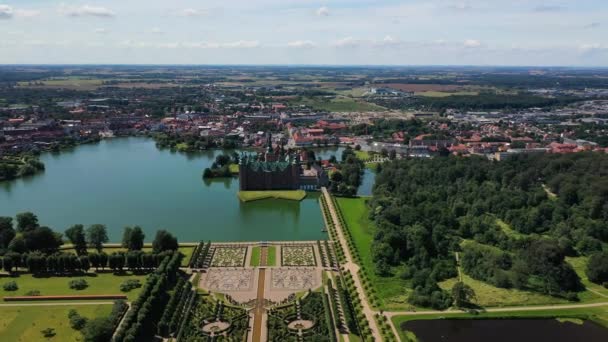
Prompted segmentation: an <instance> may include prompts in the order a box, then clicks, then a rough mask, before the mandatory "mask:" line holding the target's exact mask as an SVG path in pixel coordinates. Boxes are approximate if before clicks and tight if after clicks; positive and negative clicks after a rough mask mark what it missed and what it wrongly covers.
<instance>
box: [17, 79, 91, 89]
mask: <svg viewBox="0 0 608 342" xmlns="http://www.w3.org/2000/svg"><path fill="white" fill-rule="evenodd" d="M102 84H103V81H102V80H100V79H90V78H79V77H66V78H61V79H50V80H44V81H36V82H19V83H18V86H19V87H26V88H45V89H58V88H62V89H73V90H94V89H97V88H98V87H100V86H101V85H102Z"/></svg>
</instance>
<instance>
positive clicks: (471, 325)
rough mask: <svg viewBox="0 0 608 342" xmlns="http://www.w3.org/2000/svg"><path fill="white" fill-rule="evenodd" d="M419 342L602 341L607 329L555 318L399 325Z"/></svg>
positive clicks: (446, 320)
mask: <svg viewBox="0 0 608 342" xmlns="http://www.w3.org/2000/svg"><path fill="white" fill-rule="evenodd" d="M401 329H402V330H408V331H412V332H413V333H414V334H415V335H416V337H417V338H418V340H419V341H420V342H435V341H445V342H478V341H479V342H485V341H492V342H513V341H517V342H539V341H553V342H571V341H580V342H583V341H584V342H606V341H608V329H606V328H604V327H601V326H599V325H598V324H595V323H593V322H588V321H585V322H584V323H583V324H575V323H571V322H564V323H560V322H558V321H557V320H555V319H477V320H476V319H442V320H417V321H409V322H405V323H403V324H401Z"/></svg>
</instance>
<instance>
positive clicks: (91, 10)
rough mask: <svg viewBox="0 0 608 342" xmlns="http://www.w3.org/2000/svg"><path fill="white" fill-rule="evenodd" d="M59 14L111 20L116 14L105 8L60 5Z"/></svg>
mask: <svg viewBox="0 0 608 342" xmlns="http://www.w3.org/2000/svg"><path fill="white" fill-rule="evenodd" d="M59 12H60V13H62V14H63V15H67V16H68V17H84V16H92V17H100V18H111V17H114V16H115V15H116V14H115V13H114V12H113V11H111V10H109V9H107V8H105V7H97V6H90V5H84V6H67V5H65V4H61V6H59Z"/></svg>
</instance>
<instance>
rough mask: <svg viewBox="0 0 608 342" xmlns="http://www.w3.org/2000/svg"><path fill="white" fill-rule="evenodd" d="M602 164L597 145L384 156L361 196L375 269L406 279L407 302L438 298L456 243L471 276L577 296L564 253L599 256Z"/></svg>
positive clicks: (605, 205) (443, 297)
mask: <svg viewBox="0 0 608 342" xmlns="http://www.w3.org/2000/svg"><path fill="white" fill-rule="evenodd" d="M606 170H608V156H607V155H605V154H598V153H578V154H569V155H550V154H547V155H543V156H525V155H522V156H517V157H514V158H512V159H510V160H508V161H503V162H491V161H488V160H486V159H484V158H478V157H470V158H462V157H446V158H434V159H429V160H422V159H412V160H400V161H394V162H391V163H388V164H385V165H383V168H382V171H381V172H380V173H379V174H378V176H377V179H376V185H375V187H374V197H373V199H372V200H371V201H370V203H369V204H370V207H371V214H370V216H371V218H372V219H373V220H374V221H375V223H376V226H377V233H376V234H375V237H374V242H373V246H372V253H373V258H374V260H375V263H376V271H377V272H378V273H379V274H384V275H387V274H390V273H396V272H397V273H398V274H399V276H401V277H402V278H404V279H410V281H411V283H412V286H413V288H414V293H413V294H412V295H411V296H410V301H411V302H412V303H414V304H417V305H422V306H432V307H435V308H445V307H447V306H448V305H449V302H450V298H449V294H448V293H447V292H445V291H442V290H441V289H440V288H439V287H438V286H437V282H438V281H441V280H444V279H447V278H450V277H453V276H455V274H456V270H455V260H454V253H453V252H455V251H463V253H462V254H461V259H462V260H461V263H462V267H463V269H464V270H465V272H466V273H468V274H469V275H471V276H472V277H474V278H476V279H479V280H483V281H487V282H489V283H491V284H493V285H495V286H498V287H505V288H509V287H515V288H520V289H527V290H532V291H537V292H540V293H545V294H550V295H554V296H561V297H565V298H568V299H572V300H576V297H577V296H576V292H577V291H579V290H581V289H582V286H581V283H580V279H579V278H578V276H577V275H576V273H575V272H574V270H573V269H572V268H571V267H570V265H569V264H567V263H566V262H565V261H564V258H565V256H574V255H592V256H593V257H592V259H599V257H598V256H595V254H597V253H600V252H601V251H602V249H603V248H605V247H604V246H605V245H606V243H607V242H608V178H607V177H606V176H607V174H608V171H606ZM596 264H601V263H600V262H596ZM590 265H591V264H590ZM590 267H591V266H590ZM594 271H595V274H599V275H602V276H598V277H597V278H596V279H595V280H596V281H598V282H602V281H608V278H606V273H607V272H606V270H605V269H604V270H603V269H601V267H598V269H596V270H594ZM587 272H588V273H589V272H590V270H589V269H588V270H587Z"/></svg>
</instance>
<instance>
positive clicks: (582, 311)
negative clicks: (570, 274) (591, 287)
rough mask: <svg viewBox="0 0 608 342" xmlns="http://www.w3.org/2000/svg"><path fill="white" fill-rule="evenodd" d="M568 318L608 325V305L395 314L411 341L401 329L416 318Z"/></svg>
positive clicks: (400, 333)
mask: <svg viewBox="0 0 608 342" xmlns="http://www.w3.org/2000/svg"><path fill="white" fill-rule="evenodd" d="M508 317H516V318H561V319H564V318H567V319H588V320H592V321H595V322H597V323H599V324H601V325H603V326H605V327H608V306H601V307H592V308H578V309H557V310H556V309H552V310H534V311H508V312H485V313H479V314H477V315H474V314H468V313H462V312H458V313H441V314H432V315H403V316H394V317H393V318H392V321H393V324H394V325H395V327H396V328H397V330H398V331H399V336H400V337H401V340H402V341H411V340H410V339H408V338H407V337H406V332H405V331H403V330H401V329H400V326H401V324H402V323H405V322H408V321H414V320H423V319H443V318H472V319H483V318H508Z"/></svg>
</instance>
